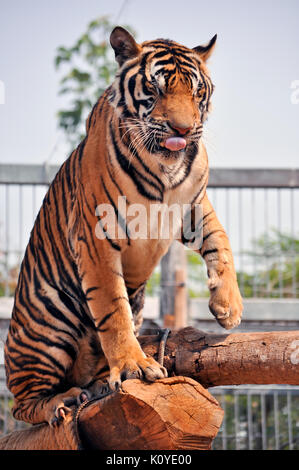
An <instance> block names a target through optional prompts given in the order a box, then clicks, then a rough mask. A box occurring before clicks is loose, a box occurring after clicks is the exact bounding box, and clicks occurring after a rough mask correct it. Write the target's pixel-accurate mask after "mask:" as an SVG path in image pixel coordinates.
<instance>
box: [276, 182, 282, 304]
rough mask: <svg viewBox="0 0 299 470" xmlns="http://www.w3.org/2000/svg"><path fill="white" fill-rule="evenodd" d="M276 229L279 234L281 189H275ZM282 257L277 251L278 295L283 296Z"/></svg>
mask: <svg viewBox="0 0 299 470" xmlns="http://www.w3.org/2000/svg"><path fill="white" fill-rule="evenodd" d="M277 230H278V232H279V234H281V190H280V189H279V188H278V189H277ZM281 267H282V257H281V250H279V252H278V266H277V270H278V285H279V297H280V298H282V297H283V279H282V269H281Z"/></svg>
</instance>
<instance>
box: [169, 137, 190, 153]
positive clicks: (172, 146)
mask: <svg viewBox="0 0 299 470" xmlns="http://www.w3.org/2000/svg"><path fill="white" fill-rule="evenodd" d="M186 145H187V142H186V140H185V139H183V138H182V137H169V138H168V139H166V140H165V142H164V147H166V148H167V149H168V150H171V151H172V152H175V151H177V150H182V149H184V148H185V147H186Z"/></svg>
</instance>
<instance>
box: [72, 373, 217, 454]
mask: <svg viewBox="0 0 299 470" xmlns="http://www.w3.org/2000/svg"><path fill="white" fill-rule="evenodd" d="M222 418H223V410H222V409H221V407H220V406H219V404H218V402H217V401H216V400H215V398H213V397H212V396H211V395H210V393H209V392H208V391H207V390H205V389H204V388H203V387H202V386H201V385H199V384H198V383H197V382H196V381H195V380H192V379H190V378H188V377H169V378H167V379H161V380H159V381H157V382H155V383H146V382H144V381H140V380H126V381H125V382H124V383H123V385H122V390H121V391H120V392H119V393H114V394H112V395H109V396H108V397H106V398H104V399H103V400H101V401H97V402H96V403H94V404H92V405H90V406H88V407H87V408H85V409H84V410H83V411H82V413H81V414H80V418H79V430H80V435H81V436H82V441H83V445H84V446H86V447H91V448H94V449H103V450H113V449H118V450H192V449H201V450H206V449H210V448H211V444H212V441H213V439H214V438H215V437H216V434H217V432H218V430H219V427H220V425H221V422H222Z"/></svg>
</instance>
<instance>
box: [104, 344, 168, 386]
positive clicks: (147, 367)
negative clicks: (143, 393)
mask: <svg viewBox="0 0 299 470" xmlns="http://www.w3.org/2000/svg"><path fill="white" fill-rule="evenodd" d="M140 352H141V354H139V355H138V357H136V358H132V357H128V358H125V359H123V360H121V361H119V362H118V364H115V365H113V366H112V367H111V369H110V379H109V385H110V388H111V389H112V390H118V389H119V388H120V386H121V383H122V382H123V381H124V380H127V379H146V380H148V381H149V382H154V381H155V380H157V379H163V378H164V377H167V370H166V369H165V367H163V366H161V365H160V364H158V362H157V361H155V359H153V358H152V357H147V356H145V354H144V353H143V351H142V350H140Z"/></svg>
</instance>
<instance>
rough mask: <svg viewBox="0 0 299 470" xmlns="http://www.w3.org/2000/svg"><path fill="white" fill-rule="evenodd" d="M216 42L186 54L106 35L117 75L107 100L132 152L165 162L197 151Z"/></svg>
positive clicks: (118, 31) (159, 43)
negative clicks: (190, 150) (138, 150)
mask: <svg viewBox="0 0 299 470" xmlns="http://www.w3.org/2000/svg"><path fill="white" fill-rule="evenodd" d="M216 37H217V36H216V35H215V36H214V37H213V38H212V39H211V40H210V42H209V43H208V44H207V45H205V46H198V47H195V48H193V49H189V48H187V47H185V46H182V45H180V44H178V43H176V42H174V41H170V40H164V39H157V40H154V41H146V42H143V43H142V44H137V43H136V41H135V39H134V38H133V37H132V35H131V34H130V33H129V32H128V31H126V30H125V29H123V28H122V27H119V26H118V27H116V28H115V29H114V30H113V31H112V33H111V36H110V43H111V46H112V47H113V49H114V52H115V57H116V60H117V62H118V64H119V70H118V73H117V75H116V78H115V81H114V82H113V84H112V87H111V93H110V97H109V100H110V103H111V104H112V105H113V106H114V107H115V109H116V112H117V114H118V116H119V117H120V118H121V120H122V121H123V122H124V123H125V126H126V128H127V130H126V132H129V133H130V135H131V143H132V146H133V147H135V148H136V147H138V148H141V149H142V148H143V149H146V150H147V151H148V152H150V153H151V154H156V155H158V156H159V157H160V158H162V159H163V160H164V161H165V160H167V159H168V160H170V159H171V160H172V159H173V158H177V157H178V156H179V155H180V154H181V153H180V152H181V151H182V152H188V148H193V149H194V147H195V146H197V144H198V141H199V139H200V137H201V135H202V132H203V123H204V121H205V120H206V118H207V114H208V111H209V107H210V97H211V95H212V92H213V88H214V86H213V84H212V82H211V79H210V77H209V73H208V70H207V67H206V61H207V59H208V58H209V57H210V55H211V53H212V51H213V49H214V46H215V42H216Z"/></svg>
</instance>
